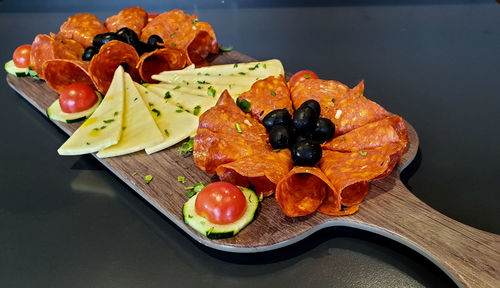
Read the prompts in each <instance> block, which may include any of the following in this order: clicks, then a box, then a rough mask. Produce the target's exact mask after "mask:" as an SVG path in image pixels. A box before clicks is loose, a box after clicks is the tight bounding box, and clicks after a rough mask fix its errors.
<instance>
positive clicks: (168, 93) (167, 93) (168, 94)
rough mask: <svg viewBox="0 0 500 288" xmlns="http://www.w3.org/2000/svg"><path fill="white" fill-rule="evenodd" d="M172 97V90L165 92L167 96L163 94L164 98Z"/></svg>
mask: <svg viewBox="0 0 500 288" xmlns="http://www.w3.org/2000/svg"><path fill="white" fill-rule="evenodd" d="M170 98H172V95H170V91H167V92H165V96H163V99H170Z"/></svg>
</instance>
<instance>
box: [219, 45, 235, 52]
mask: <svg viewBox="0 0 500 288" xmlns="http://www.w3.org/2000/svg"><path fill="white" fill-rule="evenodd" d="M219 50H220V51H222V52H229V51H231V50H233V46H228V47H224V46H222V45H219Z"/></svg>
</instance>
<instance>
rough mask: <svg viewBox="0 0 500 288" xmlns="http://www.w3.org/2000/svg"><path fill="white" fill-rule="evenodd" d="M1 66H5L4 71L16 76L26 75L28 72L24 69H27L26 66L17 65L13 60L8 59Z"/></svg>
mask: <svg viewBox="0 0 500 288" xmlns="http://www.w3.org/2000/svg"><path fill="white" fill-rule="evenodd" d="M3 68H5V71H7V73H9V74H12V75H14V76H17V77H25V76H28V74H26V71H27V70H28V68H19V67H17V66H16V64H14V60H10V61H9V62H7V63H5V65H4V66H3Z"/></svg>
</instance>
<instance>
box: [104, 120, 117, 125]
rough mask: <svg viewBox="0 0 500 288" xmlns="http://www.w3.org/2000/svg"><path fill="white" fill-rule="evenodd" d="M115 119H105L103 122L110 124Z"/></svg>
mask: <svg viewBox="0 0 500 288" xmlns="http://www.w3.org/2000/svg"><path fill="white" fill-rule="evenodd" d="M113 121H115V119H108V120H103V121H102V122H104V123H106V124H109V123H111V122H113Z"/></svg>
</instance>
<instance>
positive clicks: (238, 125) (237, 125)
mask: <svg viewBox="0 0 500 288" xmlns="http://www.w3.org/2000/svg"><path fill="white" fill-rule="evenodd" d="M234 126H236V130H237V131H238V133H241V132H243V130H241V127H240V124H238V123H234Z"/></svg>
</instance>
